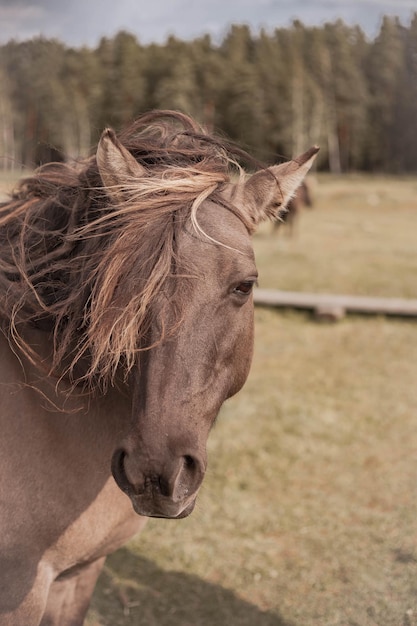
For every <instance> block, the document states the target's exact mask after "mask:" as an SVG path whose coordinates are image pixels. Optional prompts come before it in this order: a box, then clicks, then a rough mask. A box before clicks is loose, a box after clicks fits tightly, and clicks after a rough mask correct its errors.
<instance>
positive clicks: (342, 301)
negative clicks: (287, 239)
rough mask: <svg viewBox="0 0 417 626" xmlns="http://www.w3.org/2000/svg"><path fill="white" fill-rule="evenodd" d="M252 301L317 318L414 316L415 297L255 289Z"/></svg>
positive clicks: (416, 301) (416, 310)
mask: <svg viewBox="0 0 417 626" xmlns="http://www.w3.org/2000/svg"><path fill="white" fill-rule="evenodd" d="M254 301H255V304H258V305H261V306H271V307H282V308H292V309H302V310H307V311H313V312H314V313H315V314H316V315H317V316H318V317H323V318H328V319H335V320H336V319H340V318H342V317H343V316H344V315H345V314H346V313H347V312H351V313H361V314H365V315H395V316H399V317H417V300H410V299H406V298H371V297H367V296H345V295H331V294H316V293H299V292H294V291H275V290H273V289H255V291H254Z"/></svg>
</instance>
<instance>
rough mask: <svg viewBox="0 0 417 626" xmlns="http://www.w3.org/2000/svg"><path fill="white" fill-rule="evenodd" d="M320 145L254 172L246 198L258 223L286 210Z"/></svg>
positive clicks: (245, 193)
mask: <svg viewBox="0 0 417 626" xmlns="http://www.w3.org/2000/svg"><path fill="white" fill-rule="evenodd" d="M318 151H319V148H318V147H317V146H313V147H312V148H310V149H309V150H307V152H305V153H304V154H301V155H300V156H298V157H297V158H295V159H293V160H292V161H288V162H287V163H282V164H281V165H273V166H272V167H269V168H267V169H265V170H261V171H259V172H257V173H256V174H253V175H252V176H251V177H250V178H249V180H248V181H247V182H246V183H245V184H244V189H243V201H244V202H245V205H246V206H247V210H248V211H249V212H250V217H251V219H252V221H253V223H254V225H255V226H257V225H258V224H259V222H261V221H263V220H265V219H267V218H274V217H277V216H278V215H279V213H280V212H281V211H284V210H285V207H286V205H287V203H288V201H289V200H290V199H291V198H292V196H293V195H294V193H295V192H296V190H297V188H298V187H299V186H300V184H301V183H302V181H303V179H304V177H305V175H306V174H307V172H308V171H309V169H310V167H311V166H312V164H313V162H314V159H315V158H316V155H317V152H318Z"/></svg>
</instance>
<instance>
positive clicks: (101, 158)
mask: <svg viewBox="0 0 417 626" xmlns="http://www.w3.org/2000/svg"><path fill="white" fill-rule="evenodd" d="M96 160H97V166H98V171H99V174H100V176H101V180H102V181H103V185H104V187H105V188H106V191H107V193H108V195H109V196H110V198H112V199H113V200H115V201H116V202H120V201H121V200H123V199H125V196H126V191H127V190H128V189H129V188H131V187H132V184H134V183H135V181H137V179H138V178H143V177H144V176H146V170H145V168H144V167H142V165H140V164H139V163H138V162H137V161H136V159H135V158H134V156H133V155H132V154H131V153H130V152H129V150H127V149H126V148H125V147H124V146H123V145H122V144H121V143H120V141H119V140H118V139H117V137H116V133H115V132H114V131H113V130H112V129H111V128H106V130H105V131H103V134H102V135H101V138H100V141H99V143H98V146H97V153H96Z"/></svg>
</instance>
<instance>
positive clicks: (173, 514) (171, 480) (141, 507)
mask: <svg viewBox="0 0 417 626" xmlns="http://www.w3.org/2000/svg"><path fill="white" fill-rule="evenodd" d="M131 457H132V455H131V454H129V453H128V452H127V451H126V450H124V449H122V448H121V449H119V450H116V452H115V453H114V454H113V458H112V466H111V469H112V474H113V477H114V479H115V481H116V483H117V485H118V486H119V488H120V489H121V490H122V491H123V492H124V493H126V494H127V495H128V496H129V498H130V500H131V502H132V505H133V508H134V510H135V512H136V513H137V514H138V515H144V516H146V517H164V518H171V519H181V518H183V517H187V515H189V514H190V513H191V512H192V511H193V509H194V506H195V500H196V497H197V493H198V490H199V488H200V486H201V483H202V481H203V478H204V474H205V463H204V462H203V461H202V460H200V459H198V458H197V457H196V456H193V455H190V454H185V455H182V456H180V457H176V458H169V459H168V461H165V462H159V463H154V464H150V463H148V464H143V462H141V460H140V459H137V458H136V459H133V460H132V458H131Z"/></svg>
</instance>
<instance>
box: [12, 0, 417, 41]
mask: <svg viewBox="0 0 417 626" xmlns="http://www.w3.org/2000/svg"><path fill="white" fill-rule="evenodd" d="M413 12H417V0H0V43H4V42H6V41H8V40H9V39H12V38H14V39H17V40H20V41H21V40H24V39H27V38H30V37H34V36H37V35H44V36H45V37H57V38H59V39H60V40H62V41H64V42H65V43H67V44H68V45H73V46H80V45H83V44H86V45H89V46H95V45H96V44H97V42H98V41H99V39H100V37H101V36H103V35H105V36H110V37H111V36H112V35H114V34H115V33H116V32H118V31H119V30H122V29H123V30H128V31H129V32H131V33H134V34H135V35H136V36H137V37H138V39H139V40H140V41H141V42H142V43H144V44H148V43H150V42H158V43H163V42H164V41H165V39H166V37H167V36H168V35H170V34H173V35H176V36H177V37H179V38H181V39H191V38H193V37H197V36H199V35H201V34H203V33H210V34H211V35H213V36H214V37H215V38H216V39H221V38H222V37H223V36H224V34H225V32H226V31H227V28H228V26H229V25H230V24H232V23H240V24H241V23H246V24H249V25H250V26H251V27H252V29H253V30H254V32H256V31H257V29H259V28H260V27H265V28H266V29H268V30H272V29H273V28H275V27H281V26H282V27H285V26H288V25H290V24H291V21H292V20H293V19H295V18H297V19H300V20H301V21H302V22H304V23H305V24H307V25H320V24H322V23H323V22H326V21H334V20H335V19H337V18H338V17H340V18H342V19H343V20H344V21H345V22H346V23H348V24H359V25H360V26H361V27H362V28H363V29H364V30H365V32H366V33H367V34H368V35H369V36H370V37H373V36H375V34H376V33H377V31H378V27H379V24H380V21H381V16H382V15H398V16H399V17H400V19H401V21H402V22H403V23H404V24H405V25H408V24H409V22H410V18H411V15H412V14H413Z"/></svg>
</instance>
